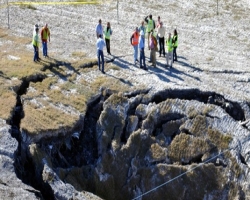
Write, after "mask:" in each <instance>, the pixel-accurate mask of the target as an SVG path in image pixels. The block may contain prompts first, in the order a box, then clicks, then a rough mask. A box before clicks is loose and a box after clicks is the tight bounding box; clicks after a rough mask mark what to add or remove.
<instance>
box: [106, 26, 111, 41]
mask: <svg viewBox="0 0 250 200" xmlns="http://www.w3.org/2000/svg"><path fill="white" fill-rule="evenodd" d="M104 35H105V38H106V39H110V35H112V31H111V28H109V30H108V31H107V28H105V31H104Z"/></svg>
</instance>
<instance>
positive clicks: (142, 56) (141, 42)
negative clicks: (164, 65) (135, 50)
mask: <svg viewBox="0 0 250 200" xmlns="http://www.w3.org/2000/svg"><path fill="white" fill-rule="evenodd" d="M144 48H145V37H144V31H143V30H141V31H140V37H139V50H140V68H143V69H145V70H147V67H146V62H145V52H144ZM142 64H143V65H142Z"/></svg>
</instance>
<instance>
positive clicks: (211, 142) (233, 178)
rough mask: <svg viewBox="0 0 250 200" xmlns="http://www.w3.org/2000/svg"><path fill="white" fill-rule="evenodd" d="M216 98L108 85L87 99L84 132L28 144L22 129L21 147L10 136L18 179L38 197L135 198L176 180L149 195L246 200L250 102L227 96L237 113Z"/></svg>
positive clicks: (249, 141) (160, 197)
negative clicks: (124, 90)
mask: <svg viewBox="0 0 250 200" xmlns="http://www.w3.org/2000/svg"><path fill="white" fill-rule="evenodd" d="M180 92H182V93H181V95H180V98H178V94H179V93H180ZM184 94H187V97H188V98H185V96H184ZM211 95H214V96H219V94H216V93H213V94H211V93H209V92H202V91H199V90H183V91H180V90H168V89H167V90H164V91H159V92H151V91H150V90H149V91H140V90H138V91H134V92H133V93H131V94H128V93H124V94H123V93H115V92H113V91H111V90H109V89H105V88H103V89H101V90H100V93H99V94H97V95H96V96H95V97H94V98H92V99H91V101H90V102H89V103H88V109H87V111H86V114H85V116H84V119H83V121H84V123H83V124H82V125H81V127H82V129H81V130H80V131H79V132H75V131H69V132H67V134H66V135H65V134H63V135H60V134H59V135H58V136H57V135H54V136H53V137H48V135H40V139H39V140H29V141H30V142H28V143H27V140H26V139H25V137H23V135H21V133H19V134H18V133H15V137H16V138H17V141H18V142H19V148H17V144H18V143H17V141H16V140H15V139H13V138H11V140H10V141H13V140H14V141H15V142H16V143H15V145H13V147H12V149H11V148H10V149H11V150H9V151H6V152H4V151H3V150H2V152H3V154H5V155H8V153H9V152H15V151H16V153H15V155H16V157H15V165H13V164H12V168H13V169H15V170H16V171H17V173H16V174H15V176H14V177H15V178H17V177H19V178H20V179H21V180H22V181H23V182H24V183H26V184H28V185H31V186H33V187H34V188H36V189H37V190H39V191H40V192H38V191H36V190H34V189H33V190H34V191H35V192H34V194H35V195H36V198H38V197H41V198H45V199H53V198H58V199H70V198H72V199H84V198H86V199H98V198H99V197H95V195H98V196H100V197H101V198H104V199H111V200H112V199H114V200H115V199H133V198H137V197H140V195H144V193H145V192H147V191H149V190H151V189H153V188H155V187H157V186H159V185H161V184H163V183H164V182H168V181H170V180H171V179H173V181H171V183H170V184H167V185H166V186H163V187H162V188H159V189H157V190H155V191H152V192H150V193H149V194H147V195H145V196H144V197H143V198H145V199H152V198H156V199H162V198H164V197H165V196H164V195H165V192H166V191H167V192H168V193H169V194H170V196H171V199H185V198H187V197H194V195H195V197H194V198H199V199H204V198H205V199H206V198H210V197H209V196H212V197H213V198H219V199H230V198H243V197H244V196H246V195H248V189H247V188H248V187H249V183H248V181H247V180H248V178H247V177H248V176H249V175H248V167H249V166H250V164H249V163H250V159H249V153H248V152H249V148H248V146H249V143H250V140H249V139H248V138H249V133H250V132H249V129H247V128H246V126H245V124H242V122H241V120H245V119H246V120H248V117H249V105H248V104H247V103H245V102H234V101H231V100H229V99H225V98H224V97H221V98H224V101H225V102H228V103H229V104H232V107H231V110H234V109H238V107H240V109H239V112H241V114H240V115H239V114H237V115H235V114H233V113H234V112H230V111H228V110H227V108H226V107H224V106H223V105H222V104H218V105H216V104H214V103H212V102H211V101H210V102H209V103H207V102H208V101H209V100H211V98H210V97H211ZM194 97H195V98H194ZM192 98H193V99H192ZM194 99H195V100H194ZM20 112H22V109H20ZM242 113H243V114H242ZM17 116H19V117H21V115H18V113H17ZM239 116H241V117H240V119H239ZM3 127H4V126H3ZM5 127H7V126H6V125H5ZM17 127H18V125H17ZM8 128H10V127H8ZM3 130H5V129H3ZM6 130H7V129H6ZM6 130H5V132H6ZM69 130H71V129H69ZM2 132H4V131H2ZM6 133H7V132H6ZM18 135H19V136H18ZM20 136H22V137H20ZM43 136H44V137H43ZM8 137H10V134H8ZM7 149H9V147H8V148H7ZM13 155H14V154H10V155H9V157H11V158H12V157H13ZM12 159H13V158H12ZM5 163H6V161H5ZM14 166H15V168H14ZM180 174H183V175H182V176H181V177H179V178H178V179H177V180H178V181H177V180H175V178H176V177H178V176H179V175H180ZM201 177H202V179H201ZM244 177H245V178H244ZM205 179H206V181H204V180H205ZM18 180H19V179H18ZM19 181H20V180H19ZM24 185H25V184H24ZM183 185H185V188H183V187H182V186H183ZM229 185H231V186H232V187H228V186H229ZM25 186H26V185H25ZM27 187H30V186H27ZM194 188H196V189H195V190H194ZM197 188H198V189H197ZM33 190H29V191H33ZM176 190H178V192H177V191H176ZM197 190H198V191H199V192H198V193H197ZM83 191H85V192H83ZM86 191H88V192H86ZM38 194H40V196H38ZM93 194H95V195H93Z"/></svg>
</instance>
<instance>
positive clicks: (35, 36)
mask: <svg viewBox="0 0 250 200" xmlns="http://www.w3.org/2000/svg"><path fill="white" fill-rule="evenodd" d="M38 31H39V29H38V28H36V29H35V34H33V40H32V44H33V47H34V58H33V61H34V62H36V61H39V59H38V47H39V36H38Z"/></svg>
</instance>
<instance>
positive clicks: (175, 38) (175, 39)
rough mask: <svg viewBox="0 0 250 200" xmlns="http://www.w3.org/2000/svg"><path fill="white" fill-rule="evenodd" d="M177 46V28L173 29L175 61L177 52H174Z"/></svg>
mask: <svg viewBox="0 0 250 200" xmlns="http://www.w3.org/2000/svg"><path fill="white" fill-rule="evenodd" d="M177 47H178V34H177V30H176V29H174V35H173V48H174V50H173V62H174V61H177V53H176V49H177Z"/></svg>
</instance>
